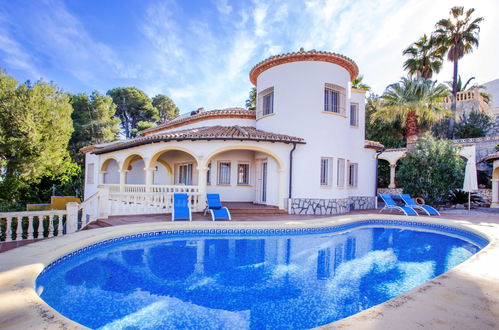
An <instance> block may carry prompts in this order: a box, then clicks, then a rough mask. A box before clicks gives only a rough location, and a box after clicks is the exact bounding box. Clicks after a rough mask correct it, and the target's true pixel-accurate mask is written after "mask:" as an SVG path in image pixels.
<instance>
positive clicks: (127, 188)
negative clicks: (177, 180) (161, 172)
mask: <svg viewBox="0 0 499 330" xmlns="http://www.w3.org/2000/svg"><path fill="white" fill-rule="evenodd" d="M101 187H103V188H108V189H109V192H110V193H117V192H121V193H146V192H147V193H148V192H154V193H198V192H199V186H185V185H151V186H146V185H143V184H125V185H123V186H121V185H119V184H103V185H101Z"/></svg>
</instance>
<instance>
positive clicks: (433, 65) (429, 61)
mask: <svg viewBox="0 0 499 330" xmlns="http://www.w3.org/2000/svg"><path fill="white" fill-rule="evenodd" d="M402 54H403V55H409V56H410V58H408V59H407V60H406V61H405V62H404V70H407V71H408V72H409V75H410V76H413V75H416V76H417V77H422V78H425V79H431V77H432V76H433V73H439V72H440V69H441V68H442V62H443V54H442V52H441V49H440V48H438V47H436V45H435V38H433V37H430V38H428V36H427V35H426V34H424V35H423V36H422V37H421V38H419V40H418V41H416V42H415V43H413V44H412V45H410V46H409V47H407V49H405V50H404V51H403V53H402Z"/></svg>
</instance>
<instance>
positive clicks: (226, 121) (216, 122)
mask: <svg viewBox="0 0 499 330" xmlns="http://www.w3.org/2000/svg"><path fill="white" fill-rule="evenodd" d="M234 125H239V126H253V127H254V126H255V120H254V119H245V118H215V119H206V120H201V121H197V122H195V123H191V124H187V125H182V126H178V127H174V128H170V129H166V130H162V131H161V132H174V131H180V130H184V129H190V128H196V127H203V126H234ZM154 134H156V133H154ZM160 134H161V133H160Z"/></svg>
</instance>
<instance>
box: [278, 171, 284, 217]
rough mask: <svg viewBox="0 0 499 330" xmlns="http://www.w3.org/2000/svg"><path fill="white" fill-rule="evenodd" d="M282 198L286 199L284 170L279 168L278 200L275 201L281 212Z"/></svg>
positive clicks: (282, 207)
mask: <svg viewBox="0 0 499 330" xmlns="http://www.w3.org/2000/svg"><path fill="white" fill-rule="evenodd" d="M284 198H286V170H284V169H283V168H281V169H280V170H279V199H278V200H277V206H278V207H279V209H281V210H284Z"/></svg>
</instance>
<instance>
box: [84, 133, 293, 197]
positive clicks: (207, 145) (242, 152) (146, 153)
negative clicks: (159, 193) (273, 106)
mask: <svg viewBox="0 0 499 330" xmlns="http://www.w3.org/2000/svg"><path fill="white" fill-rule="evenodd" d="M175 148H178V149H181V150H182V151H180V150H173V151H168V152H164V153H163V154H162V155H161V157H160V158H161V159H163V160H165V161H166V162H167V163H168V164H169V165H170V166H171V167H172V168H174V166H175V164H178V163H183V162H187V161H191V162H194V167H193V175H194V184H197V176H198V171H197V166H198V165H197V163H196V162H195V159H194V158H193V157H192V156H190V155H189V154H188V153H186V152H185V151H187V152H189V153H192V154H194V155H195V156H196V157H197V158H198V159H200V163H201V165H203V166H204V165H205V162H206V161H207V159H208V158H210V157H211V156H212V155H213V154H214V153H216V152H219V151H221V150H223V149H226V148H236V149H239V150H238V151H237V152H236V153H234V154H232V155H230V154H228V155H229V156H230V157H231V159H233V160H234V161H236V162H237V160H238V158H241V157H242V158H243V159H251V157H250V156H249V155H251V154H252V153H253V154H255V151H254V150H249V151H248V150H247V149H258V150H259V149H263V150H267V151H269V152H270V153H272V154H274V155H275V156H276V157H278V158H279V159H280V161H281V163H282V166H283V170H284V171H285V172H286V173H287V168H288V164H289V151H290V150H291V148H292V145H291V144H284V143H271V142H254V141H179V142H177V141H172V142H159V143H152V144H148V145H142V146H138V147H134V148H129V149H123V150H118V151H114V152H110V153H106V154H101V155H98V156H96V155H92V154H87V157H88V155H92V156H93V157H98V159H102V160H105V159H107V158H109V157H111V156H112V157H115V158H116V159H117V160H118V161H119V163H120V164H122V163H123V162H124V160H125V159H126V158H127V157H128V156H129V155H133V154H140V155H142V156H143V157H144V158H145V161H146V164H149V163H150V160H151V159H152V157H153V156H154V155H156V154H157V153H158V152H163V151H164V150H167V149H175ZM225 156H227V155H225ZM225 156H224V157H225ZM215 157H216V158H220V156H215ZM254 157H255V156H253V159H254ZM265 157H267V158H268V159H269V168H268V172H269V176H268V180H269V183H268V187H269V191H268V204H269V205H278V197H277V196H278V191H279V172H278V171H277V168H278V167H279V166H278V165H277V162H276V161H274V160H273V158H272V157H271V156H267V155H265ZM240 160H241V159H240ZM134 164H135V163H134ZM157 164H159V163H158V162H156V164H155V165H154V166H156V165H157ZM132 165H133V164H132ZM232 168H233V170H232V173H233V175H234V177H233V182H237V181H236V177H235V175H236V172H235V171H236V169H237V165H236V164H234V165H233V166H232ZM250 171H251V175H252V178H253V179H254V178H255V176H254V172H253V171H254V166H253V168H252V169H251V170H250ZM214 175H215V174H214ZM253 179H250V180H253ZM156 182H157V181H156ZM212 183H216V179H215V178H213V181H212ZM253 184H254V183H252V185H253ZM282 186H283V187H284V193H283V198H285V197H287V187H288V175H287V174H286V175H284V178H283V182H282ZM214 188H215V187H211V188H210V187H209V188H208V192H215V193H216V192H218V191H216V190H214ZM210 189H211V190H210ZM231 189H232V188H231ZM233 189H234V190H237V194H235V195H234V194H232V193H231V191H230V189H229V190H228V193H229V195H228V196H227V195H226V194H225V192H222V196H221V197H222V200H226V201H228V200H238V201H241V200H247V201H253V200H254V194H253V196H252V197H251V198H250V197H249V194H250V191H251V190H254V187H234V188H233Z"/></svg>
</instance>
